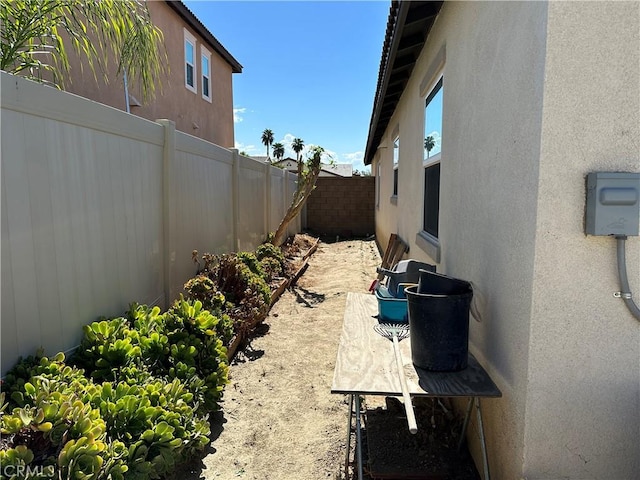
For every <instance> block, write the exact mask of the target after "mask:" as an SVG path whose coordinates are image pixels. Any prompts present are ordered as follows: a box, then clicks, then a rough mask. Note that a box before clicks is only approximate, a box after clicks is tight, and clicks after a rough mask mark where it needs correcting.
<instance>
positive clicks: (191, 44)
mask: <svg viewBox="0 0 640 480" xmlns="http://www.w3.org/2000/svg"><path fill="white" fill-rule="evenodd" d="M184 85H185V87H187V89H188V90H191V91H192V92H194V93H198V89H197V87H196V37H194V36H193V35H191V34H190V33H189V32H188V31H187V30H185V31H184Z"/></svg>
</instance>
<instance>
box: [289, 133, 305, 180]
mask: <svg viewBox="0 0 640 480" xmlns="http://www.w3.org/2000/svg"><path fill="white" fill-rule="evenodd" d="M291 148H292V149H293V151H294V152H296V161H297V162H298V177H300V174H301V173H302V161H301V159H300V152H302V149H303V148H304V140H302V139H301V138H299V137H296V138H294V139H293V142H291Z"/></svg>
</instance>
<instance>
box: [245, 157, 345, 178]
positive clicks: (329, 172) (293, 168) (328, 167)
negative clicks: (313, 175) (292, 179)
mask: <svg viewBox="0 0 640 480" xmlns="http://www.w3.org/2000/svg"><path fill="white" fill-rule="evenodd" d="M253 158H255V159H258V158H263V159H265V160H263V161H266V157H253ZM320 165H321V166H322V168H321V170H320V175H319V176H320V177H351V176H352V175H353V165H351V164H350V163H333V164H331V163H321V164H320ZM273 166H274V167H278V168H284V169H285V170H288V171H290V172H293V173H296V172H297V171H298V162H297V161H296V159H295V158H283V159H282V160H278V161H277V162H273Z"/></svg>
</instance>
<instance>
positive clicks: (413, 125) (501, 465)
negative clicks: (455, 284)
mask: <svg viewBox="0 0 640 480" xmlns="http://www.w3.org/2000/svg"><path fill="white" fill-rule="evenodd" d="M639 45H640V3H638V2H626V3H625V2H549V3H547V2H445V4H444V5H443V7H442V10H441V11H440V13H439V15H438V17H437V19H436V21H435V23H434V26H433V29H432V30H431V32H430V34H429V37H428V40H427V42H426V45H425V47H424V49H423V51H422V53H421V55H420V57H419V59H418V60H417V63H416V66H415V69H414V71H413V73H412V76H411V79H410V80H409V83H408V84H407V86H406V88H405V90H404V92H403V94H402V97H401V99H400V102H399V104H398V106H397V108H396V111H395V113H394V115H393V117H392V119H391V122H390V123H389V125H388V127H387V130H386V133H385V135H384V137H383V139H382V142H381V143H380V146H379V148H378V150H377V153H376V154H375V157H374V160H373V164H372V167H373V168H372V172H373V174H374V175H376V173H377V172H378V167H379V171H380V175H379V178H378V181H379V185H378V188H379V197H378V199H377V203H378V206H377V207H376V234H377V238H378V239H379V240H380V242H381V244H382V245H381V246H382V247H383V248H384V247H385V246H386V245H385V242H386V241H387V239H388V238H389V234H390V233H397V234H398V235H400V236H401V237H402V238H403V239H404V240H405V241H407V242H408V244H409V246H410V252H409V255H408V256H409V257H411V258H416V259H419V260H423V261H429V262H431V263H434V262H435V259H434V258H433V257H432V256H430V254H429V253H428V252H433V249H429V248H426V245H425V242H424V240H423V239H422V238H421V237H420V236H419V235H418V234H419V232H420V231H421V229H422V214H423V211H422V208H423V188H424V186H423V182H424V180H423V179H424V173H423V172H424V171H423V166H422V156H423V130H424V100H425V95H426V93H428V92H424V86H425V85H426V84H428V83H429V82H430V81H431V80H432V77H433V76H434V74H437V72H438V71H443V72H444V102H443V104H444V113H443V140H442V163H441V180H440V221H439V247H440V262H439V263H438V264H437V268H438V271H439V272H442V273H446V274H450V275H454V276H457V277H459V278H463V279H467V280H470V281H472V282H473V283H474V285H475V287H476V288H475V297H476V300H477V301H478V304H479V307H480V311H481V313H482V316H483V320H482V322H481V323H479V322H476V321H475V320H473V319H471V326H470V327H471V332H470V349H471V351H472V352H473V353H474V354H475V355H476V357H477V358H478V359H479V360H480V361H481V363H482V364H483V365H484V366H485V367H486V368H487V370H488V371H489V373H490V374H491V376H492V378H493V379H494V381H495V382H496V383H497V384H498V386H499V388H500V389H501V391H502V393H503V397H502V398H500V399H487V400H483V402H482V408H483V417H484V421H485V430H486V435H487V445H488V451H489V459H490V469H491V474H492V478H496V479H504V480H513V479H521V478H526V479H527V480H552V479H612V480H613V479H616V480H617V479H620V480H631V479H634V478H640V454H639V453H638V452H639V450H638V445H640V322H638V321H637V320H636V319H635V318H634V317H633V316H632V315H631V313H630V312H629V311H628V310H627V308H626V307H625V305H624V303H623V302H622V301H621V300H620V299H618V298H614V297H613V292H615V291H617V290H619V286H618V278H617V271H616V253H615V248H616V247H615V241H614V240H613V239H612V238H607V237H591V236H586V235H585V234H584V226H583V222H584V208H585V198H586V191H585V176H586V174H587V173H589V172H591V171H632V172H639V171H640V47H639ZM442 60H443V62H442ZM440 63H441V64H442V70H440V68H439V66H438V65H439V64H440ZM421 90H422V91H421ZM396 129H397V131H398V132H399V135H400V159H399V174H398V175H399V181H398V195H397V198H392V191H393V148H392V147H393V146H392V142H393V136H394V135H395V131H396ZM627 244H628V245H627V269H628V275H629V280H630V283H631V289H632V291H633V292H634V293H635V298H636V302H637V301H638V300H637V299H638V298H640V237H630V238H629V240H628V241H627ZM469 440H470V443H471V449H472V451H473V452H474V455H475V456H476V458H478V459H479V457H478V449H479V441H478V434H477V430H476V429H475V426H473V428H472V429H471V431H470V432H469ZM477 463H478V465H481V464H480V462H477Z"/></svg>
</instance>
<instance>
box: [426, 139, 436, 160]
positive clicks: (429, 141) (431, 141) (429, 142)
mask: <svg viewBox="0 0 640 480" xmlns="http://www.w3.org/2000/svg"><path fill="white" fill-rule="evenodd" d="M435 146H436V141H435V140H434V138H433V135H429V136H428V137H427V138H425V139H424V149H425V150H426V151H427V158H429V152H431V150H433V147H435Z"/></svg>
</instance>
